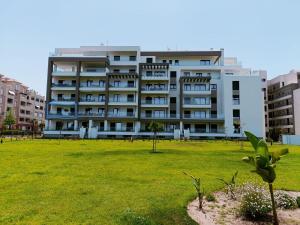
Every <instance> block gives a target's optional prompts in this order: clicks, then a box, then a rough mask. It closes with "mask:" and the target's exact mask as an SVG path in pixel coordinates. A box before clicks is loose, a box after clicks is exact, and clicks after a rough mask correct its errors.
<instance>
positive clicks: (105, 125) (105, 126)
mask: <svg viewBox="0 0 300 225" xmlns="http://www.w3.org/2000/svg"><path fill="white" fill-rule="evenodd" d="M104 131H108V123H107V120H104Z"/></svg>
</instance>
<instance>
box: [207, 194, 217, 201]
mask: <svg viewBox="0 0 300 225" xmlns="http://www.w3.org/2000/svg"><path fill="white" fill-rule="evenodd" d="M205 199H206V201H208V202H215V201H216V197H215V196H214V195H213V194H212V193H209V194H207V195H206V196H205Z"/></svg>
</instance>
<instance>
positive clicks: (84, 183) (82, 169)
mask: <svg viewBox="0 0 300 225" xmlns="http://www.w3.org/2000/svg"><path fill="white" fill-rule="evenodd" d="M151 146H152V142H151V141H134V142H133V143H131V142H129V141H120V140H94V141H92V140H91V141H87V140H80V141H78V140H76V141H75V140H74V141H72V140H62V141H58V140H33V141H31V140H28V141H13V142H10V141H9V140H7V141H6V142H5V143H4V144H0V224H103V225H110V224H124V223H125V222H124V216H126V215H127V214H126V210H127V209H130V210H131V211H132V212H134V215H135V217H137V216H140V217H142V218H144V219H145V220H146V221H148V222H149V223H152V224H170V225H171V224H172V225H173V224H194V223H193V221H191V219H189V217H188V216H187V214H186V205H187V203H188V201H189V200H191V199H193V198H194V197H195V196H196V195H195V192H194V189H193V186H192V184H191V180H190V178H189V177H187V176H185V175H183V173H182V172H183V171H185V172H188V173H191V174H193V175H195V176H200V177H201V178H202V182H203V185H204V189H205V191H206V192H211V191H215V190H218V189H220V188H222V184H221V183H220V182H219V181H218V180H217V179H216V178H227V179H229V178H230V177H231V175H232V174H233V173H234V172H235V171H236V170H238V171H239V175H238V182H240V183H241V182H244V181H245V180H247V179H255V178H257V176H256V175H255V174H253V173H251V172H249V171H250V169H251V167H250V166H249V165H247V164H245V163H244V162H242V161H241V158H242V157H243V156H246V155H249V154H251V153H252V148H251V146H250V144H249V143H245V148H244V149H245V150H240V145H239V144H238V143H235V142H224V141H223V142H222V141H201V142H200V141H199V142H196V141H195V142H192V141H188V142H180V141H160V142H159V143H158V149H159V151H161V153H157V154H152V153H150V150H151ZM282 147H283V146H279V145H276V146H273V147H271V150H274V149H276V148H278V149H279V148H282ZM289 149H290V154H289V155H288V156H286V157H285V158H284V159H282V160H281V161H280V162H279V163H278V166H277V172H278V177H277V180H276V182H275V187H276V188H283V189H289V190H300V147H295V146H293V147H292V146H289ZM257 180H259V179H258V178H257ZM130 223H132V224H134V220H132V221H131V222H130Z"/></svg>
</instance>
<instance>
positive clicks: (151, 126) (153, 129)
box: [148, 121, 163, 153]
mask: <svg viewBox="0 0 300 225" xmlns="http://www.w3.org/2000/svg"><path fill="white" fill-rule="evenodd" d="M148 129H149V130H150V131H151V132H153V139H152V152H153V153H154V152H156V144H157V134H158V132H159V131H162V130H163V126H162V124H160V123H157V122H154V121H153V122H151V123H150V124H149V126H148Z"/></svg>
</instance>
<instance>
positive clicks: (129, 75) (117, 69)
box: [45, 46, 265, 138]
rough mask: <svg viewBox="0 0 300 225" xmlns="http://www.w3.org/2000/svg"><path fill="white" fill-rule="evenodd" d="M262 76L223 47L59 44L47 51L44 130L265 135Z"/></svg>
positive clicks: (174, 135)
mask: <svg viewBox="0 0 300 225" xmlns="http://www.w3.org/2000/svg"><path fill="white" fill-rule="evenodd" d="M263 105H264V102H263V91H262V86H261V77H260V76H259V75H255V74H252V73H251V70H250V69H244V68H242V66H241V65H240V64H239V63H238V62H237V60H236V58H225V57H224V50H223V49H221V50H210V51H140V48H139V47H135V46H92V47H80V48H59V49H56V50H55V53H53V54H52V55H51V56H50V57H49V61H48V85H47V107H46V131H45V135H46V136H49V137H51V136H52V137H54V136H58V135H65V136H80V137H89V138H97V137H125V136H136V137H149V136H150V135H152V133H151V132H150V130H149V126H148V125H149V123H150V122H151V121H157V122H160V123H161V124H162V126H163V130H162V131H161V132H159V135H160V136H162V137H166V138H168V137H169V138H179V137H186V138H214V137H225V136H227V137H233V138H240V137H243V131H244V130H250V131H252V132H254V133H255V134H256V135H257V136H259V137H263V136H264V135H265V128H264V106H263Z"/></svg>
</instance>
